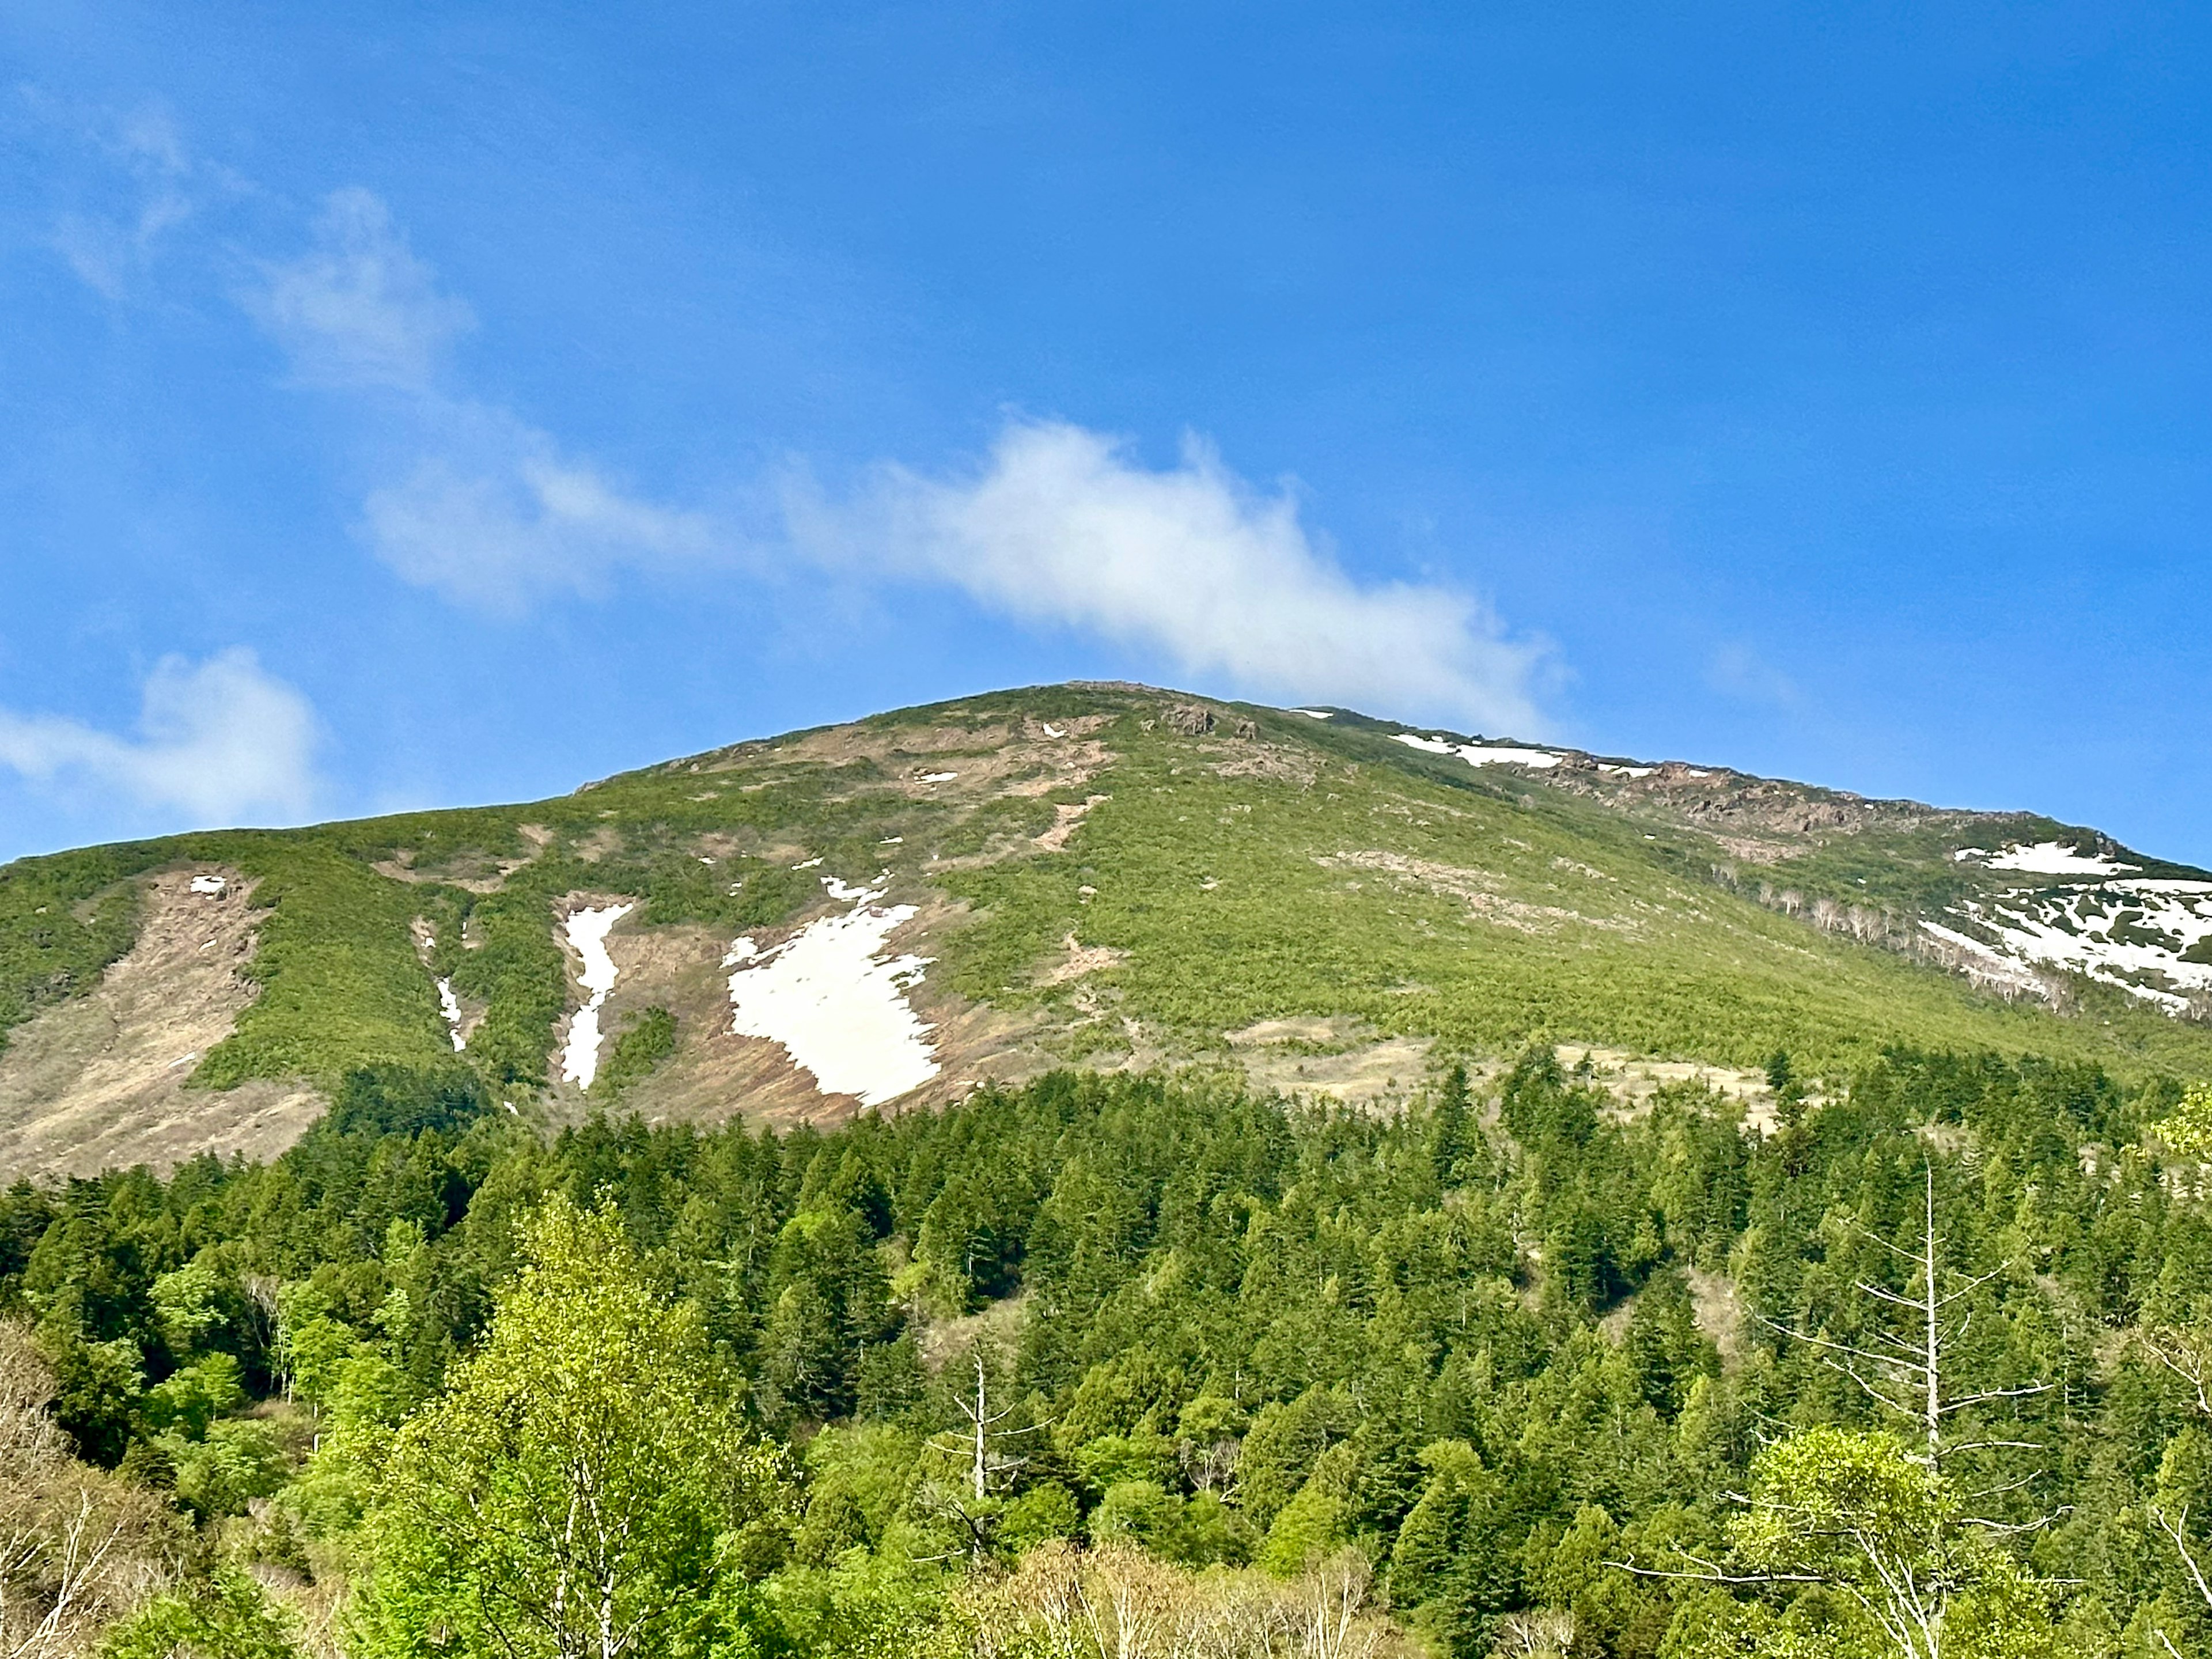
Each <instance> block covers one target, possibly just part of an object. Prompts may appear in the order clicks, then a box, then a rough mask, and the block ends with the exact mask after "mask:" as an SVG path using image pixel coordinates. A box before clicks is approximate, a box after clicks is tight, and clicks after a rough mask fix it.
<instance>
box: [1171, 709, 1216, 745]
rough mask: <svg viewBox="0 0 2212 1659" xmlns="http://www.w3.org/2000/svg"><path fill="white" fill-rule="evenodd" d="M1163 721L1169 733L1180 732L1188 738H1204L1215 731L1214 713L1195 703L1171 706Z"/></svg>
mask: <svg viewBox="0 0 2212 1659" xmlns="http://www.w3.org/2000/svg"><path fill="white" fill-rule="evenodd" d="M1161 719H1162V720H1164V721H1165V722H1166V723H1167V728H1168V730H1169V731H1170V732H1181V733H1182V735H1183V736H1184V737H1186V738H1202V737H1204V736H1205V735H1206V733H1207V732H1211V731H1212V730H1213V711H1212V709H1210V708H1200V706H1199V705H1198V704H1196V703H1194V702H1178V703H1174V704H1171V705H1170V707H1169V708H1168V710H1167V712H1166V714H1164V715H1162V716H1161Z"/></svg>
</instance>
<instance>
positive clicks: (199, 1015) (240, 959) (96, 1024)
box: [0, 865, 324, 1176]
mask: <svg viewBox="0 0 2212 1659" xmlns="http://www.w3.org/2000/svg"><path fill="white" fill-rule="evenodd" d="M196 880H197V883H198V884H199V886H200V888H201V889H202V890H199V891H195V890H194V883H195V881H196ZM217 882H220V883H221V884H222V886H221V888H220V890H209V889H211V888H213V887H214V885H215V884H216V883H217ZM249 898H250V890H248V889H247V888H246V886H245V885H244V884H242V883H241V882H240V879H239V878H238V874H237V872H235V871H229V870H223V869H220V868H218V867H216V866H211V865H198V866H187V867H184V868H179V869H173V870H168V871H165V872H161V873H160V874H157V875H154V876H150V877H149V878H147V879H146V884H145V901H144V902H145V908H144V918H145V921H144V927H143V931H142V932H141V933H140V934H139V936H138V942H137V945H133V946H132V947H131V951H130V953H129V954H128V955H126V956H125V957H123V958H122V959H121V960H120V961H118V962H117V963H115V964H114V965H113V966H112V967H111V968H110V969H108V970H107V972H106V974H105V975H103V976H102V977H101V980H100V984H99V986H98V987H96V988H94V990H93V991H92V992H91V993H89V994H87V995H85V996H83V997H81V998H78V999H77V1000H75V1001H72V1002H68V1003H64V1004H63V1005H61V1006H58V1007H54V1008H50V1009H48V1010H46V1012H43V1013H41V1014H40V1015H39V1016H38V1017H37V1018H35V1019H33V1020H32V1021H31V1022H30V1023H29V1024H25V1025H22V1026H19V1027H18V1028H17V1029H16V1030H14V1031H13V1032H11V1033H9V1043H8V1048H7V1050H6V1052H5V1053H0V1170H4V1171H6V1172H7V1173H8V1174H9V1175H10V1176H15V1175H42V1174H69V1175H89V1174H92V1173H93V1172H94V1171H96V1170H100V1169H103V1168H110V1167H116V1166H127V1165H130V1164H153V1165H155V1167H157V1168H162V1169H166V1168H167V1167H168V1166H169V1165H170V1164H174V1163H176V1162H178V1161H179V1160H180V1159H183V1158H189V1157H191V1156H192V1155H193V1154H195V1153H197V1152H204V1151H212V1152H219V1153H223V1154H226V1155H227V1154H228V1153H230V1152H246V1153H249V1154H251V1155H253V1156H256V1157H270V1156H273V1155H274V1154H276V1152H282V1151H283V1149H284V1148H285V1147H286V1146H289V1145H291V1143H292V1142H293V1141H294V1140H295V1139H298V1138H299V1135H300V1133H301V1131H302V1130H304V1129H305V1128H306V1127H307V1125H308V1124H310V1123H312V1122H313V1121H314V1120H315V1118H316V1117H318V1116H319V1115H320V1114H321V1112H322V1109H323V1105H324V1103H323V1100H322V1097H320V1096H319V1095H318V1094H316V1093H315V1092H314V1091H312V1090H310V1089H307V1088H306V1087H304V1086H302V1085H283V1084H275V1083H263V1082H252V1083H248V1084H246V1085H242V1086H241V1087H240V1088H237V1089H233V1090H229V1091H225V1092H216V1091H212V1090H205V1089H187V1088H186V1087H185V1079H188V1078H189V1077H191V1074H192V1072H193V1070H194V1069H195V1068H196V1067H197V1065H198V1063H199V1061H200V1060H201V1059H202V1058H203V1057H204V1055H205V1054H207V1051H208V1050H209V1049H210V1048H213V1047H214V1046H215V1045H216V1043H218V1042H222V1039H223V1038H225V1037H226V1036H229V1035H230V1031H231V1027H232V1026H233V1024H234V1023H235V1022H236V1020H237V1018H238V1016H239V1014H240V1012H243V1011H244V1010H245V1008H246V1006H247V1005H249V1004H250V1003H251V1002H252V1000H253V997H254V987H253V986H252V984H250V983H249V982H248V981H246V980H244V979H241V978H240V976H239V975H238V972H237V970H238V969H240V968H241V967H243V966H244V965H245V964H246V963H247V962H248V961H250V960H251V959H252V955H253V912H252V909H251V908H250V906H249Z"/></svg>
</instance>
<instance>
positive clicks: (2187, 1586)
mask: <svg viewBox="0 0 2212 1659" xmlns="http://www.w3.org/2000/svg"><path fill="white" fill-rule="evenodd" d="M1568 1058H1569V1059H1570V1060H1571V1059H1572V1054H1571V1051H1570V1052H1569V1055H1568ZM1770 1079H1771V1082H1772V1083H1773V1085H1774V1086H1775V1093H1776V1098H1777V1100H1778V1112H1777V1114H1776V1120H1775V1121H1773V1122H1771V1123H1761V1124H1759V1125H1751V1124H1747V1123H1746V1122H1745V1121H1743V1119H1742V1115H1741V1109H1740V1108H1738V1107H1736V1106H1735V1105H1734V1104H1732V1103H1729V1102H1728V1101H1725V1100H1723V1099H1722V1098H1721V1097H1717V1096H1716V1095H1712V1094H1710V1093H1708V1092H1706V1091H1705V1090H1703V1089H1701V1088H1699V1087H1697V1086H1695V1085H1676V1086H1674V1087H1671V1088H1668V1089H1666V1090H1662V1091H1661V1093H1660V1094H1659V1096H1658V1097H1656V1099H1655V1100H1654V1101H1652V1102H1651V1103H1650V1104H1649V1105H1648V1107H1646V1108H1644V1109H1639V1110H1638V1111H1635V1112H1633V1113H1630V1112H1627V1111H1626V1110H1624V1109H1621V1108H1620V1106H1618V1105H1617V1104H1616V1103H1615V1102H1614V1101H1613V1098H1612V1097H1610V1096H1608V1095H1607V1094H1606V1093H1605V1092H1603V1091H1601V1090H1600V1089H1598V1088H1597V1087H1595V1086H1594V1085H1592V1084H1591V1083H1590V1082H1589V1081H1588V1080H1587V1079H1584V1078H1583V1076H1581V1075H1579V1074H1578V1073H1577V1070H1576V1069H1575V1068H1574V1067H1573V1066H1571V1065H1568V1066H1564V1067H1563V1066H1562V1064H1561V1063H1560V1061H1559V1059H1558V1058H1557V1057H1556V1056H1555V1054H1554V1051H1553V1050H1552V1049H1550V1048H1532V1049H1530V1050H1529V1051H1528V1054H1527V1055H1526V1056H1524V1057H1523V1058H1522V1060H1521V1061H1520V1062H1519V1063H1518V1064H1517V1065H1516V1066H1514V1067H1512V1068H1511V1069H1510V1071H1509V1072H1507V1073H1504V1075H1503V1076H1502V1077H1500V1078H1498V1079H1496V1080H1495V1081H1493V1082H1490V1083H1486V1084H1484V1085H1480V1086H1479V1087H1475V1088H1470V1087H1469V1085H1468V1081H1467V1078H1466V1074H1465V1073H1463V1072H1459V1071H1455V1072H1452V1073H1449V1074H1445V1075H1442V1076H1440V1077H1438V1078H1437V1079H1436V1080H1435V1081H1434V1082H1433V1083H1432V1084H1431V1085H1430V1086H1429V1087H1428V1088H1427V1089H1426V1090H1425V1092H1424V1093H1423V1094H1421V1095H1420V1096H1419V1097H1418V1098H1417V1099H1416V1100H1415V1101H1414V1102H1413V1103H1412V1105H1411V1106H1409V1107H1408V1108H1407V1109H1404V1110H1402V1111H1396V1112H1393V1113H1389V1114H1381V1115H1378V1114H1373V1113H1358V1112H1349V1111H1345V1110H1340V1109H1322V1108H1320V1107H1316V1106H1312V1105H1309V1104H1304V1103H1291V1102H1285V1101H1284V1100H1281V1099H1277V1098H1272V1097H1255V1096H1253V1095H1251V1094H1249V1093H1248V1092H1245V1091H1243V1089H1242V1088H1241V1086H1239V1087H1232V1086H1231V1085H1227V1084H1225V1083H1218V1082H1214V1081H1209V1080H1208V1079H1205V1078H1202V1077H1197V1076H1186V1077H1181V1078H1160V1077H1146V1076H1100V1075H1089V1074H1077V1073H1056V1074H1054V1075H1051V1076H1048V1077H1045V1078H1043V1079H1040V1080H1038V1081H1036V1082H1034V1083H1032V1084H1030V1085H1026V1086H1024V1087H1020V1088H1014V1089H986V1090H983V1091H979V1092H978V1093H976V1094H975V1096H973V1097H971V1098H970V1099H969V1100H968V1101H967V1102H966V1103H963V1104H961V1105H958V1106H956V1107H953V1108H951V1109H947V1110H945V1111H944V1112H942V1113H938V1114H932V1113H923V1112H916V1113H910V1114H907V1115H902V1116H898V1117H896V1118H892V1119H889V1120H879V1119H878V1118H877V1117H874V1116H862V1117H860V1118H859V1119H858V1120H856V1121H853V1122H851V1123H849V1124H848V1125H846V1126H844V1127H841V1128H838V1129H836V1130H835V1131H832V1132H827V1133H823V1132H816V1131H811V1130H803V1131H799V1132H796V1133H787V1134H783V1135H776V1134H772V1133H756V1132H751V1131H749V1130H747V1129H745V1128H744V1127H737V1126H732V1127H726V1128H722V1129H719V1130H702V1129H699V1128H696V1127H648V1126H647V1125H644V1124H642V1123H640V1122H637V1121H613V1120H605V1119H602V1120H596V1121H592V1122H591V1123H589V1124H587V1125H586V1126H584V1127H577V1128H574V1129H571V1130H569V1131H567V1132H565V1133H562V1134H561V1135H560V1136H559V1137H558V1138H557V1139H552V1140H550V1141H548V1140H546V1139H543V1138H541V1137H539V1136H538V1135H537V1134H535V1133H532V1132H531V1131H529V1130H528V1129H526V1127H524V1126H523V1125H522V1124H521V1123H520V1121H517V1120H516V1119H514V1118H513V1117H512V1116H511V1115H507V1114H506V1113H504V1112H502V1111H501V1109H500V1106H499V1103H498V1102H497V1101H496V1100H495V1099H494V1098H493V1097H490V1096H489V1095H487V1094H486V1093H485V1091H484V1090H483V1085H482V1084H481V1082H480V1081H479V1080H478V1079H477V1077H476V1075H475V1074H474V1073H472V1072H470V1071H468V1070H466V1069H463V1068H460V1067H458V1066H456V1067H455V1068H454V1069H452V1070H450V1071H441V1070H435V1069H432V1070H421V1069H410V1068H391V1067H388V1068H384V1069H379V1070H369V1071H363V1072H358V1073H354V1074H352V1075H350V1076H349V1077H348V1078H347V1079H345V1080H344V1083H343V1086H342V1087H341V1089H340V1090H339V1091H338V1094H337V1100H336V1103H335V1104H334V1106H333V1109H331V1112H330V1113H329V1115H328V1116H327V1117H326V1118H325V1119H324V1120H323V1121H321V1122H320V1123H319V1125H318V1126H317V1127H314V1128H313V1130H311V1131H310V1132H309V1133H307V1136H306V1137H305V1138H304V1139H301V1141H300V1142H299V1143H298V1144H297V1145H296V1146H294V1147H293V1148H292V1149H291V1150H290V1151H289V1152H285V1153H284V1154H283V1155H282V1156H281V1157H279V1158H276V1159H275V1161H273V1162H271V1163H269V1164H248V1163H246V1162H243V1161H233V1162H230V1163H223V1162H219V1161H217V1160H216V1159H214V1158H202V1159H200V1160H199V1161H197V1162H195V1163H191V1164H185V1165H183V1166H180V1167H179V1168H178V1169H177V1170H174V1172H173V1173H172V1174H171V1175H169V1176H167V1177H166V1178H160V1177H156V1176H154V1175H152V1174H150V1173H149V1172H147V1171H145V1170H132V1171H125V1172H115V1173H111V1174H107V1175H103V1176H100V1177H98V1178H97V1179H88V1180H74V1181H70V1182H66V1183H64V1184H57V1185H48V1186H38V1185H33V1184H30V1183H19V1184H17V1185H16V1186H15V1188H13V1189H12V1190H11V1191H9V1193H8V1194H6V1195H5V1198H4V1200H0V1304H4V1309H5V1325H4V1329H0V1388H4V1392H5V1398H4V1401H0V1411H4V1420H0V1436H4V1442H5V1443H4V1447H0V1480H4V1491H0V1505H4V1511H0V1549H5V1550H6V1551H7V1553H6V1554H5V1555H4V1556H0V1576H4V1581H5V1585H6V1596H7V1599H6V1602H5V1605H4V1607H0V1616H3V1617H4V1620H5V1622H6V1630H5V1636H6V1643H7V1650H8V1651H9V1653H10V1654H11V1655H26V1656H27V1655H34V1654H42V1653H48V1652H52V1653H61V1652H70V1651H99V1652H104V1653H108V1654H113V1655H118V1656H132V1659H137V1656H149V1659H151V1656H164V1655H174V1654H195V1655H206V1656H214V1655H246V1656H262V1655H277V1654H290V1653H313V1654H323V1653H344V1654H347V1655H354V1656H362V1659H369V1656H375V1659H386V1656H392V1659H397V1656H402V1655H405V1656H429V1655H455V1656H460V1655H470V1656H473V1655H479V1654H481V1655H502V1656H506V1655H513V1656H520V1655H577V1656H581V1655H586V1654H591V1655H596V1656H599V1659H617V1656H625V1655H636V1656H647V1655H695V1654H696V1655H699V1656H702V1659H703V1656H710V1655H712V1656H722V1655H728V1656H735V1655H748V1656H750V1655H763V1656H768V1655H812V1654H823V1655H829V1654H881V1655H908V1654H911V1655H924V1654H931V1655H935V1654H943V1655H1016V1654H1024V1655H1028V1654H1035V1655H1048V1654H1095V1655H1100V1656H1105V1655H1128V1656H1136V1655H1151V1654H1193V1655H1196V1654H1220V1655H1231V1654H1239V1655H1241V1654H1254V1655H1259V1654H1268V1655H1276V1654H1310V1655H1322V1654H1332V1655H1333V1654H1377V1655H1379V1654H1416V1653H1424V1652H1426V1653H1434V1654H1438V1655H1454V1656H1457V1655H1484V1656H1487V1655H1491V1654H1493V1653H1515V1654H1528V1655H1537V1654H1553V1655H1560V1656H1565V1655H1572V1656H1577V1659H1583V1656H1606V1659H1706V1656H1721V1655H1736V1654H1744V1655H1750V1654H1759V1655H1782V1656H1801V1655H1802V1656H1837V1659H1845V1656H1851V1659H1856V1656H1869V1659H1875V1656H1892V1655H1894V1656H1900V1659H1940V1656H1942V1655H1947V1654H1948V1655H1954V1656H1960V1659H1966V1656H1990V1659H1998V1656H2004V1659H2028V1656H2054V1659H2055V1656H2069V1659H2104V1656H2115V1659H2117V1656H2151V1655H2165V1656H2189V1655H2202V1654H2205V1653H2208V1652H2212V1589H2208V1585H2207V1583H2206V1579H2205V1577H2204V1573H2205V1571H2207V1570H2212V1375H2208V1373H2209V1372H2212V1225H2208V1212H2207V1204H2208V1199H2207V1195H2206V1188H2205V1179H2206V1165H2205V1164H2204V1163H2203V1161H2201V1159H2202V1158H2203V1155H2204V1154H2206V1153H2207V1152H2208V1151H2212V1135H2209V1134H2208V1133H2207V1132H2208V1130H2212V1096H2207V1095H2206V1094H2204V1093H2203V1092H2202V1091H2199V1092H2197V1093H2194V1094H2191V1093H2187V1092H2185V1091H2184V1090H2183V1089H2182V1088H2181V1087H2179V1085H2172V1084H2166V1083H2154V1084H2151V1085H2144V1086H2132V1085H2122V1084H2119V1083H2118V1082H2115V1081H2114V1080H2112V1079H2110V1078H2108V1077H2107V1076H2106V1075H2104V1074H2102V1073H2099V1072H2097V1071H2095V1070H2093V1069H2091V1068H2088V1067H2086V1066H2072V1065H2064V1066H2062V1065H2046V1064H2039V1063H2037V1062H2034V1061H2023V1062H2009V1061H2003V1060H1994V1059H1975V1058H1966V1057H1959V1056H1952V1055H1942V1054H1920V1053H1909V1052H1902V1051H1899V1052H1892V1053H1890V1054H1887V1055H1885V1056H1883V1057H1882V1058H1881V1060H1879V1061H1878V1062H1877V1063H1875V1064H1872V1065H1870V1066H1866V1067H1863V1069H1862V1070H1860V1071H1859V1073H1857V1075H1856V1076H1854V1077H1852V1078H1851V1079H1849V1081H1848V1084H1847V1085H1845V1084H1843V1083H1840V1082H1839V1083H1834V1084H1830V1085H1826V1087H1825V1090H1824V1091H1820V1092H1813V1091H1808V1089H1807V1087H1806V1086H1805V1085H1804V1084H1803V1083H1802V1082H1801V1081H1800V1080H1799V1079H1796V1078H1794V1077H1793V1076H1792V1075H1791V1069H1790V1060H1789V1058H1788V1056H1787V1055H1784V1054H1778V1055H1776V1056H1775V1057H1774V1060H1773V1061H1772V1063H1771V1066H1770Z"/></svg>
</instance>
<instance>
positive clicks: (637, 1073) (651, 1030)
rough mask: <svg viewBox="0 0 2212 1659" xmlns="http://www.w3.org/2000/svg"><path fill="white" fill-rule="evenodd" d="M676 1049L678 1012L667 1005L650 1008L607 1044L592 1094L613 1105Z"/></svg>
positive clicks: (595, 1098) (604, 1103) (596, 1098)
mask: <svg viewBox="0 0 2212 1659" xmlns="http://www.w3.org/2000/svg"><path fill="white" fill-rule="evenodd" d="M675 1052H676V1016H675V1015H673V1014H671V1013H670V1012H668V1010H667V1009H665V1008H647V1010H646V1011H645V1012H643V1013H641V1014H640V1015H638V1017H637V1018H636V1019H635V1020H634V1021H633V1022H632V1023H631V1024H629V1025H628V1026H627V1027H625V1028H624V1029H623V1030H621V1031H619V1032H617V1034H616V1036H615V1040H614V1041H613V1042H611V1043H609V1044H608V1045H607V1054H606V1058H605V1060H603V1061H602V1062H601V1063H600V1066H599V1077H598V1079H597V1080H596V1081H595V1082H593V1084H592V1099H594V1100H596V1101H598V1102H599V1103H600V1104H601V1105H603V1106H607V1105H612V1104H613V1103H615V1102H616V1101H617V1100H620V1099H621V1098H622V1097H623V1091H624V1090H626V1089H628V1088H629V1086H630V1085H632V1084H633V1083H635V1082H636V1081H637V1080H638V1079H640V1078H641V1077H645V1076H647V1075H648V1074H649V1073H651V1072H652V1070H653V1067H654V1066H658V1065H659V1064H660V1062H661V1061H662V1060H665V1059H667V1058H668V1056H669V1055H671V1054H674V1053H675Z"/></svg>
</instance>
